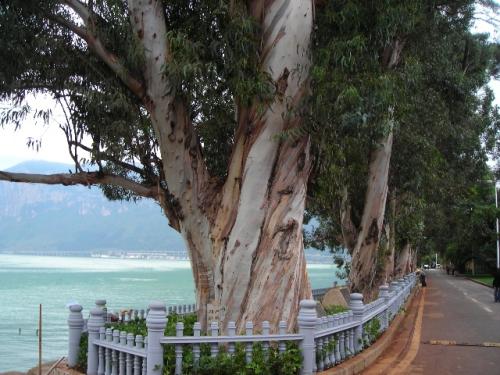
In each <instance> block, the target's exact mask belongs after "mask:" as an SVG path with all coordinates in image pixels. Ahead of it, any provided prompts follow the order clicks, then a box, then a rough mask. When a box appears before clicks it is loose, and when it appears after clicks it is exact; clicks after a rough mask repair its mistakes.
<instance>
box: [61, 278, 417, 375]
mask: <svg viewBox="0 0 500 375" xmlns="http://www.w3.org/2000/svg"><path fill="white" fill-rule="evenodd" d="M416 280H417V278H416V275H415V274H409V275H407V276H405V277H404V278H402V279H400V280H398V281H395V282H392V283H391V284H390V286H388V285H383V286H381V287H380V292H379V297H378V299H377V300H375V301H373V302H371V303H369V304H363V296H362V295H361V294H358V293H353V294H351V296H350V297H351V299H350V303H349V310H348V311H345V312H341V313H338V314H334V315H328V316H323V317H318V315H317V310H316V305H317V302H316V301H314V300H303V301H301V302H300V311H299V316H298V318H297V327H298V333H286V327H287V323H286V322H284V321H282V322H280V323H279V325H278V327H274V329H272V327H271V325H270V324H269V322H266V321H264V322H262V323H260V324H258V327H255V326H254V322H246V325H245V335H237V334H236V325H235V323H234V322H229V323H228V325H227V327H226V330H222V329H221V328H222V327H220V326H219V323H218V322H211V324H210V327H209V328H208V330H207V331H208V332H207V336H202V331H201V325H200V323H199V322H197V323H195V324H194V329H193V336H184V325H183V323H177V325H176V335H175V336H164V331H165V327H166V324H167V319H168V313H167V312H170V314H171V313H173V312H174V311H175V312H176V313H178V314H186V313H189V312H190V311H193V312H194V311H195V308H194V306H192V305H185V306H182V307H176V308H175V309H174V308H170V307H169V308H168V309H167V307H166V306H165V305H164V304H162V303H160V302H153V303H151V304H150V306H149V309H148V310H147V317H146V326H147V329H148V335H147V336H146V337H142V336H141V335H137V336H135V337H134V335H132V334H129V333H127V332H124V331H121V332H120V331H119V330H116V329H115V330H112V329H111V328H107V329H106V328H105V321H106V320H107V317H108V315H109V314H108V313H107V312H106V308H105V305H106V301H104V300H99V301H96V305H97V307H96V308H94V309H92V310H91V311H90V319H89V320H88V323H87V327H88V340H89V341H88V357H87V374H89V375H161V374H162V373H163V347H164V346H173V347H174V351H175V374H176V375H178V374H182V371H183V369H182V366H183V353H184V348H185V347H186V346H187V347H190V348H191V350H192V353H193V364H194V366H196V364H197V363H199V361H200V358H201V349H200V346H201V345H202V344H208V345H210V355H211V356H212V357H216V356H217V354H218V353H219V347H220V346H221V345H224V346H225V347H226V348H227V352H228V354H229V355H233V354H234V353H235V348H236V344H237V343H242V344H243V345H244V346H245V357H246V361H247V362H251V361H252V355H253V345H254V344H256V343H260V344H261V345H262V348H263V350H264V352H267V351H268V350H269V348H270V346H271V345H276V346H277V348H278V351H279V352H284V351H285V350H286V342H297V343H298V344H299V347H300V350H301V353H302V359H303V365H302V371H301V374H303V375H310V374H313V373H316V372H317V371H322V370H325V369H327V368H330V367H333V366H335V365H337V364H339V363H340V362H342V361H344V360H346V359H347V358H350V357H352V356H354V355H356V354H357V353H359V352H360V351H362V350H363V349H365V348H367V347H368V346H370V345H371V343H372V342H373V341H374V340H375V339H376V337H377V336H378V335H379V334H380V333H382V332H383V331H384V330H386V329H387V328H388V327H389V324H390V322H391V320H392V319H393V318H394V317H395V316H396V314H397V313H398V311H399V310H400V309H401V308H402V306H403V304H404V302H405V301H406V300H407V299H408V297H409V295H410V293H411V289H412V288H413V287H414V286H415V284H416ZM189 306H191V307H189ZM81 311H82V307H81V306H79V305H73V306H71V307H70V315H69V319H68V326H69V347H68V364H69V366H70V367H72V366H75V364H76V361H77V357H78V352H79V343H80V337H81V334H82V331H83V327H84V320H83V317H82V312H81ZM143 316H144V311H143V312H142V313H141V312H140V311H137V310H132V311H131V312H130V311H129V312H128V313H127V314H126V316H125V317H123V318H122V319H121V320H122V321H124V322H126V321H128V320H132V319H133V318H141V317H143ZM105 317H106V319H105ZM256 328H257V329H258V331H259V332H261V333H256ZM271 331H274V332H277V333H273V334H271V333H270V332H271ZM223 332H225V334H223Z"/></svg>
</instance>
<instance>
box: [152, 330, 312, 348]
mask: <svg viewBox="0 0 500 375" xmlns="http://www.w3.org/2000/svg"><path fill="white" fill-rule="evenodd" d="M303 338H304V336H303V335H301V334H300V333H291V334H284V335H280V334H270V335H245V336H181V337H177V336H164V337H163V338H161V339H160V343H161V344H183V345H185V344H217V343H220V344H226V343H230V342H234V343H237V342H246V343H248V342H267V341H275V342H276V341H301V340H302V339H303Z"/></svg>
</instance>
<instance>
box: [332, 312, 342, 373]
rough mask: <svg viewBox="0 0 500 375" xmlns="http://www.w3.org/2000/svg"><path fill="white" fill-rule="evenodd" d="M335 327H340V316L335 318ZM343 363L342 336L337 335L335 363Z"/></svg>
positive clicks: (336, 315)
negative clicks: (341, 351)
mask: <svg viewBox="0 0 500 375" xmlns="http://www.w3.org/2000/svg"><path fill="white" fill-rule="evenodd" d="M333 325H334V327H338V326H339V325H340V319H339V315H338V314H335V315H334V316H333ZM341 361H342V358H340V334H339V333H336V334H335V363H336V364H338V363H340V362H341Z"/></svg>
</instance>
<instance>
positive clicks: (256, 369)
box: [184, 343, 302, 375]
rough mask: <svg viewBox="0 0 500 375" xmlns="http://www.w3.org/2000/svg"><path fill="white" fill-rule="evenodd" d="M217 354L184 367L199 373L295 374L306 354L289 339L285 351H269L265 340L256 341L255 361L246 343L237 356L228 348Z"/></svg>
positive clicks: (239, 346) (239, 348) (276, 349)
mask: <svg viewBox="0 0 500 375" xmlns="http://www.w3.org/2000/svg"><path fill="white" fill-rule="evenodd" d="M220 349H221V351H220V352H219V354H218V355H217V357H215V358H214V357H210V356H209V355H207V356H203V357H202V358H201V360H200V363H199V365H198V366H196V367H195V366H192V367H191V366H190V365H188V366H187V367H186V366H185V367H184V373H186V374H195V375H212V374H217V375H226V374H227V375H232V374H238V375H294V374H299V373H300V368H301V366H302V357H301V354H300V351H299V349H298V347H297V345H296V344H293V343H287V348H286V350H285V352H283V353H281V354H280V353H279V351H278V348H277V347H274V346H272V347H270V348H269V350H268V352H267V353H266V352H265V351H264V350H263V348H262V345H261V344H254V345H253V354H252V361H251V362H250V363H246V360H245V346H244V345H236V350H235V353H234V355H233V356H230V355H229V354H228V353H227V352H226V351H225V349H224V347H221V348H220Z"/></svg>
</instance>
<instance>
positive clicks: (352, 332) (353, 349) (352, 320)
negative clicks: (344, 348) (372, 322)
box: [349, 310, 356, 356]
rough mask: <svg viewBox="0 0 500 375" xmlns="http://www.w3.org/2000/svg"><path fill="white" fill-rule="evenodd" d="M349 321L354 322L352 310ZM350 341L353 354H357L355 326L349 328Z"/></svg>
mask: <svg viewBox="0 0 500 375" xmlns="http://www.w3.org/2000/svg"><path fill="white" fill-rule="evenodd" d="M349 321H350V322H354V313H353V311H352V310H350V311H349ZM349 339H350V340H349V342H350V348H351V349H350V350H351V355H352V356H353V355H355V354H356V345H355V344H354V328H351V329H350V330H349Z"/></svg>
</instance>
